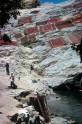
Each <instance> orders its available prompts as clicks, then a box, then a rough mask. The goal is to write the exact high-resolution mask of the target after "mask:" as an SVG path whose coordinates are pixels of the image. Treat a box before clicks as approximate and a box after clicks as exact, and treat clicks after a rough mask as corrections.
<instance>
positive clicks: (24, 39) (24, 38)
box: [21, 36, 29, 43]
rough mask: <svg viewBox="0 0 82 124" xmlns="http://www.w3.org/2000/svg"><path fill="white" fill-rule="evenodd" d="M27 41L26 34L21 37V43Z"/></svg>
mask: <svg viewBox="0 0 82 124" xmlns="http://www.w3.org/2000/svg"><path fill="white" fill-rule="evenodd" d="M28 41H29V38H28V36H25V37H22V38H21V43H25V42H28Z"/></svg>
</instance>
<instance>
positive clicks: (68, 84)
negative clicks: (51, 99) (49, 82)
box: [53, 73, 82, 91]
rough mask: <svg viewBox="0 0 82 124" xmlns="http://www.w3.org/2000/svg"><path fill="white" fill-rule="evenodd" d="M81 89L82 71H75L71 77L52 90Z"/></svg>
mask: <svg viewBox="0 0 82 124" xmlns="http://www.w3.org/2000/svg"><path fill="white" fill-rule="evenodd" d="M81 89H82V73H77V74H75V75H74V77H73V78H71V79H68V80H66V81H65V82H64V83H62V84H60V85H58V86H55V87H53V90H54V91H79V90H81Z"/></svg>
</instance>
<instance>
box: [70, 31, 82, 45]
mask: <svg viewBox="0 0 82 124" xmlns="http://www.w3.org/2000/svg"><path fill="white" fill-rule="evenodd" d="M81 37H82V32H81V33H78V34H70V35H68V38H69V39H70V41H71V42H72V43H75V44H78V43H79V42H80V40H81Z"/></svg>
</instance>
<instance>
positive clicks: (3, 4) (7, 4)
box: [0, 0, 22, 27]
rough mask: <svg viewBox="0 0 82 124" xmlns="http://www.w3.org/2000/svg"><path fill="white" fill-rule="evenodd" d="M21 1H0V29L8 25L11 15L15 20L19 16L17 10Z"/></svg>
mask: <svg viewBox="0 0 82 124" xmlns="http://www.w3.org/2000/svg"><path fill="white" fill-rule="evenodd" d="M21 1H22V0H0V27H3V26H4V24H6V23H8V20H9V18H10V17H11V15H12V16H13V17H14V18H16V17H17V14H19V11H18V9H19V8H21Z"/></svg>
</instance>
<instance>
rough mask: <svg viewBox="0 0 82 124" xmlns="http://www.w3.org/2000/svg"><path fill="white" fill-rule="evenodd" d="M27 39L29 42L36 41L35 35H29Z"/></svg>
mask: <svg viewBox="0 0 82 124" xmlns="http://www.w3.org/2000/svg"><path fill="white" fill-rule="evenodd" d="M28 37H29V41H34V40H36V35H35V34H30V35H28Z"/></svg>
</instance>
